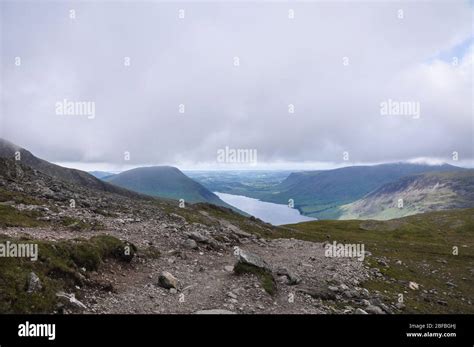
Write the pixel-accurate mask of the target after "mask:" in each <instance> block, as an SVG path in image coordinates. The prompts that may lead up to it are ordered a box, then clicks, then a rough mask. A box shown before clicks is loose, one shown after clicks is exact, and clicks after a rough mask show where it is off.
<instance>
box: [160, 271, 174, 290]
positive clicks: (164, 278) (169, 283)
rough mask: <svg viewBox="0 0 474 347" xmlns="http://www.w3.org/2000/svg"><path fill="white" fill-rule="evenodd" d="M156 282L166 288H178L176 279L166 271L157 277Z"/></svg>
mask: <svg viewBox="0 0 474 347" xmlns="http://www.w3.org/2000/svg"><path fill="white" fill-rule="evenodd" d="M158 284H159V285H160V286H161V287H163V288H166V289H170V288H175V289H177V288H178V279H177V278H176V277H174V276H173V275H172V274H170V273H169V272H167V271H163V272H162V273H161V275H160V277H159V278H158Z"/></svg>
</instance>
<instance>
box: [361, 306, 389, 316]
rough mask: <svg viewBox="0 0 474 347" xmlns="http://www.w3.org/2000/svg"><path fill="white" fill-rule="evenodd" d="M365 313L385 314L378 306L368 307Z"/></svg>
mask: <svg viewBox="0 0 474 347" xmlns="http://www.w3.org/2000/svg"><path fill="white" fill-rule="evenodd" d="M365 311H366V312H367V313H372V314H384V313H385V312H384V311H383V310H382V309H381V308H380V307H378V306H375V305H369V306H367V307H366V308H365Z"/></svg>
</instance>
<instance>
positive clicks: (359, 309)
mask: <svg viewBox="0 0 474 347" xmlns="http://www.w3.org/2000/svg"><path fill="white" fill-rule="evenodd" d="M354 313H355V314H368V313H367V312H366V311H364V310H363V309H361V308H358V309H356V310H355V312H354Z"/></svg>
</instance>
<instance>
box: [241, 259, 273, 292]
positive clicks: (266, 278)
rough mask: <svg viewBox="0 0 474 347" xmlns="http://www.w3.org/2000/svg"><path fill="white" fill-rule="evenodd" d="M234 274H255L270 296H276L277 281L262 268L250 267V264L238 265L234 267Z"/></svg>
mask: <svg viewBox="0 0 474 347" xmlns="http://www.w3.org/2000/svg"><path fill="white" fill-rule="evenodd" d="M234 272H235V273H236V274H237V275H241V274H245V273H247V274H253V275H255V276H257V277H258V279H259V280H260V284H261V285H262V288H263V289H264V290H265V291H266V292H267V293H268V294H270V295H272V296H273V295H275V293H276V290H277V287H276V283H275V279H274V278H273V275H272V274H271V273H270V272H268V271H266V270H264V269H261V268H258V267H255V266H252V265H249V264H243V263H237V264H236V265H235V267H234Z"/></svg>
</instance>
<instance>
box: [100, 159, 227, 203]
mask: <svg viewBox="0 0 474 347" xmlns="http://www.w3.org/2000/svg"><path fill="white" fill-rule="evenodd" d="M105 180H106V181H107V182H109V183H112V184H114V185H117V186H120V187H123V188H127V189H130V190H133V191H135V192H139V193H143V194H147V195H151V196H158V197H162V198H169V199H175V200H179V199H184V200H185V202H187V203H197V202H207V203H211V204H214V205H219V206H224V207H228V208H233V207H232V206H230V205H228V204H226V203H225V202H224V201H222V200H221V199H219V197H218V196H217V195H215V194H214V193H212V192H211V191H209V190H208V189H207V188H205V187H204V186H203V185H201V184H200V183H198V182H196V181H194V180H192V179H191V178H189V177H188V176H186V175H185V174H184V173H182V172H181V171H180V170H179V169H177V168H175V167H172V166H151V167H140V168H136V169H132V170H127V171H124V172H121V173H119V174H117V175H113V176H109V177H106V178H105ZM234 209H235V208H234Z"/></svg>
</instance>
